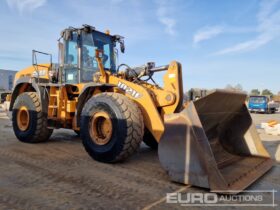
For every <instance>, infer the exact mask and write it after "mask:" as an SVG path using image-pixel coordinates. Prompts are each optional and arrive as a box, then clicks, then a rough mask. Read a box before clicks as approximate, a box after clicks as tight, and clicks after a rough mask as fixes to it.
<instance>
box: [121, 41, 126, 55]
mask: <svg viewBox="0 0 280 210" xmlns="http://www.w3.org/2000/svg"><path fill="white" fill-rule="evenodd" d="M120 47H121V52H122V53H124V51H125V45H124V40H123V39H121V40H120Z"/></svg>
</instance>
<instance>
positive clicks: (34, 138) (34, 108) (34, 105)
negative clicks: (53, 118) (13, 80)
mask: <svg viewBox="0 0 280 210" xmlns="http://www.w3.org/2000/svg"><path fill="white" fill-rule="evenodd" d="M42 105H45V106H47V104H42ZM47 120H48V119H47V114H46V113H43V111H42V108H41V102H40V99H39V96H38V94H37V93H34V92H26V93H22V94H20V95H19V96H18V97H17V99H16V101H15V104H14V106H13V113H12V122H13V129H14V133H15V135H16V137H17V138H18V140H19V141H22V142H25V143H38V142H44V141H47V140H48V139H49V138H50V136H51V135H52V132H53V130H52V129H48V128H47Z"/></svg>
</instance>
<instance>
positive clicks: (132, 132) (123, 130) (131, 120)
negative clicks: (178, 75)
mask: <svg viewBox="0 0 280 210" xmlns="http://www.w3.org/2000/svg"><path fill="white" fill-rule="evenodd" d="M101 112H103V113H106V114H108V116H109V118H110V120H111V122H112V134H111V137H110V140H109V142H108V143H106V144H104V145H99V144H97V143H96V142H95V141H96V140H94V139H93V138H92V137H91V134H90V132H91V129H92V123H91V119H92V116H94V115H95V114H96V113H101ZM80 128H81V130H80V133H81V138H82V141H83V145H84V147H85V150H86V151H87V152H88V154H89V155H90V156H91V157H92V158H93V159H95V160H97V161H100V162H106V163H112V162H118V161H123V160H125V159H127V158H128V157H130V156H131V155H132V154H134V153H135V152H136V151H137V150H138V148H139V147H140V144H141V142H142V139H143V134H144V122H143V116H142V113H141V111H140V109H139V107H138V106H137V105H136V104H135V103H134V102H133V101H131V100H130V99H129V98H127V97H126V96H124V95H122V94H119V93H101V94H98V95H96V96H93V97H92V98H91V99H89V100H88V101H87V103H86V104H85V106H84V108H83V110H82V115H81V127H80Z"/></svg>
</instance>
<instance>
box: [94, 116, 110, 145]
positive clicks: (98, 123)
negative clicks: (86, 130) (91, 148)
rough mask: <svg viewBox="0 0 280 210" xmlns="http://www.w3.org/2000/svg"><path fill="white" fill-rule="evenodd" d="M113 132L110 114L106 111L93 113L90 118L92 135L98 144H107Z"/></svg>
mask: <svg viewBox="0 0 280 210" xmlns="http://www.w3.org/2000/svg"><path fill="white" fill-rule="evenodd" d="M112 133H113V124H112V120H111V118H110V116H109V115H108V114H107V113H106V112H97V113H95V114H93V116H92V117H91V120H90V136H91V139H92V141H93V142H94V143H95V144H97V145H105V144H107V143H108V142H109V141H110V139H111V137H112Z"/></svg>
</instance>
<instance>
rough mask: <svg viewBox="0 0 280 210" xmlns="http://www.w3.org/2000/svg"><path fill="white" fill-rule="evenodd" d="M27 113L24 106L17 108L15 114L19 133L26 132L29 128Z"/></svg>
mask: <svg viewBox="0 0 280 210" xmlns="http://www.w3.org/2000/svg"><path fill="white" fill-rule="evenodd" d="M29 120H30V117H29V112H28V109H27V108H26V107H25V106H22V107H20V108H19V110H18V112H17V124H18V128H19V129H20V130H21V131H26V130H27V129H28V126H29Z"/></svg>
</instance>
